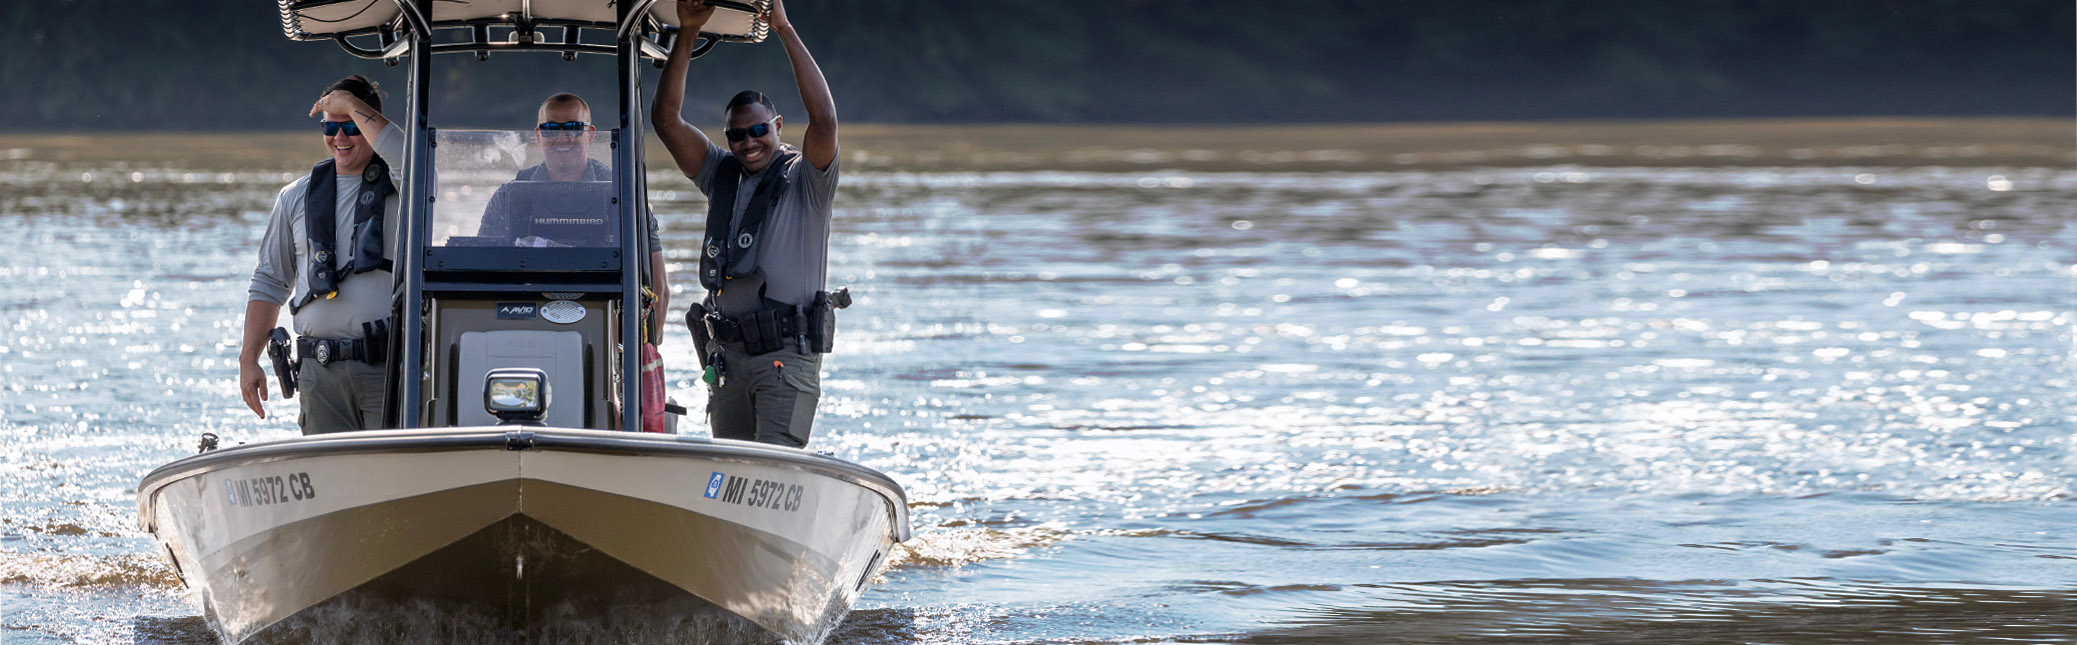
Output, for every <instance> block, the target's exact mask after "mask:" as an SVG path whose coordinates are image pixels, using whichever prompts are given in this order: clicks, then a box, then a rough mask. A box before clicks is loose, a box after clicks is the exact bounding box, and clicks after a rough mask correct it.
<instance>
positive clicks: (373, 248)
mask: <svg viewBox="0 0 2077 645" xmlns="http://www.w3.org/2000/svg"><path fill="white" fill-rule="evenodd" d="M339 96H345V97H352V98H353V99H354V101H355V102H356V103H357V104H358V105H360V106H362V107H361V109H362V111H364V112H367V113H368V114H367V116H368V117H369V118H373V119H376V120H380V119H381V116H380V113H381V109H382V96H381V94H380V91H379V90H378V89H377V88H376V85H375V83H374V81H370V80H368V79H367V78H364V77H362V76H360V75H358V74H356V75H353V76H348V77H346V78H345V79H342V80H340V81H339V82H337V83H333V84H332V85H331V86H330V87H326V88H325V91H324V94H323V95H322V98H320V99H319V103H318V105H317V106H312V108H311V114H313V115H315V114H319V113H320V112H323V110H321V109H320V108H319V106H322V105H324V104H325V103H326V102H327V101H337V100H338V99H337V98H335V97H339ZM383 123H387V122H386V121H384V122H383ZM319 125H320V126H321V127H323V129H324V141H325V147H326V149H327V150H328V151H329V152H330V153H331V156H330V158H327V159H325V160H324V161H322V162H319V163H318V164H317V166H316V167H315V168H312V169H311V171H310V174H309V175H307V176H304V177H299V178H297V179H296V180H295V181H294V182H290V183H289V185H288V186H286V187H283V188H282V189H281V193H280V194H279V195H277V196H276V197H275V199H274V212H273V214H272V216H271V218H270V219H269V220H268V222H267V233H266V236H265V237H263V238H261V240H260V249H259V263H258V266H257V267H256V268H254V269H253V273H252V284H251V287H250V288H249V292H250V296H249V297H248V299H247V302H246V303H245V330H244V336H243V339H242V341H243V344H242V346H241V347H240V349H239V353H238V391H239V394H240V395H241V396H243V397H244V399H245V405H246V406H247V407H250V408H252V411H253V413H255V414H258V415H260V418H262V419H264V418H266V417H267V412H266V409H265V408H263V407H261V406H260V402H261V401H264V400H266V399H267V377H266V374H265V373H264V372H262V371H261V370H260V364H259V357H260V353H261V352H262V351H263V350H265V349H266V347H267V344H268V339H269V333H270V332H271V331H273V330H274V322H275V320H277V319H279V318H280V316H281V305H282V303H284V302H286V303H288V305H289V311H290V313H291V314H292V315H293V316H294V318H295V329H296V334H297V336H298V338H297V339H296V350H297V351H296V355H297V360H296V361H295V362H293V363H288V364H287V365H289V366H290V369H288V370H286V371H288V372H289V373H288V374H276V376H277V377H278V378H281V379H284V380H288V381H291V382H294V383H296V387H295V389H296V390H299V391H301V393H302V395H303V397H302V418H301V421H300V423H301V425H302V428H303V434H306V435H309V434H323V433H328V432H344V431H348V430H373V429H377V428H380V427H382V422H383V418H382V408H383V397H384V393H385V391H386V386H387V383H386V382H385V379H384V367H383V363H384V362H385V360H386V359H387V358H388V341H387V338H386V337H387V334H388V319H389V313H390V296H391V290H392V284H391V280H390V262H391V258H392V257H394V252H395V249H396V245H395V243H396V240H397V224H398V220H400V219H402V218H401V217H397V216H396V214H397V213H398V202H399V198H398V194H397V193H398V191H397V187H396V185H397V181H398V179H397V178H398V177H399V176H400V175H399V172H400V170H401V169H400V168H394V167H391V166H390V165H389V164H387V163H386V162H384V161H383V159H382V157H380V156H378V155H377V154H376V153H375V145H374V144H373V143H371V141H370V139H371V138H373V137H371V136H366V135H372V134H374V131H372V130H371V131H369V132H368V133H366V135H364V133H363V131H362V129H361V125H360V124H358V123H356V117H355V116H353V115H350V114H348V113H344V112H341V113H329V112H327V113H324V115H323V116H322V117H321V120H320V121H319ZM391 138H394V135H391ZM388 143H389V144H390V145H391V147H401V142H400V141H390V142H388ZM276 365H277V369H278V368H279V367H280V366H281V365H283V364H282V363H277V364H276ZM285 389H286V388H285Z"/></svg>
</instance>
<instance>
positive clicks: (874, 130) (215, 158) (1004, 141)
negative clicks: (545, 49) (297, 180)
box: [0, 117, 2077, 172]
mask: <svg viewBox="0 0 2077 645" xmlns="http://www.w3.org/2000/svg"><path fill="white" fill-rule="evenodd" d="M794 132H795V133H796V134H797V133H798V130H795V131H794ZM842 138H843V141H844V142H845V148H846V153H845V161H846V162H847V163H848V164H850V165H851V166H853V167H863V168H867V169H875V170H881V169H885V170H928V171H1019V170H1080V171H1131V170H1189V171H1345V172H1347V171H1391V170H1415V169H1422V168H1456V167H1471V166H1492V167H1529V166H1564V165H1577V166H1589V167H1625V166H1628V167H1634V166H1647V167H1681V166H1690V167H1692V166H1841V165H1852V166H1871V167H1906V166H1962V167H1977V166H2022V167H2069V166H2071V165H2073V164H2077V121H2071V120H2068V119H2060V118H2040V117H1960V118H1934V119H1927V118H1896V117H1843V118H1824V119H1710V120H1657V121H1549V122H1462V123H1368V124H1316V125H1219V126H1205V125H1173V124H1161V125H1115V124H1109V125H1063V124H989V125H894V124H871V123H866V124H845V125H844V126H843V134H842ZM316 148H317V144H316V137H315V136H312V135H311V134H310V133H302V132H279V131H274V132H249V133H239V132H215V131H212V132H73V133H53V134H22V133H9V134H0V162H5V161H46V162H90V161H117V160H120V161H129V162H143V163H164V162H188V163H206V164H245V165H248V166H249V165H251V164H261V165H278V166H281V167H284V168H293V167H296V166H300V165H303V161H302V160H303V159H304V158H305V157H312V156H314V155H315V153H314V152H313V151H314V150H315V149H316ZM644 150H645V152H646V153H647V154H646V160H647V162H648V164H649V166H650V170H651V171H652V172H654V171H657V170H662V169H669V168H670V167H671V166H670V159H669V156H668V155H667V154H665V153H664V151H663V148H662V145H661V143H660V142H658V141H657V140H656V139H655V138H654V137H653V136H652V137H650V138H649V142H648V144H647V145H646V146H645V149H644Z"/></svg>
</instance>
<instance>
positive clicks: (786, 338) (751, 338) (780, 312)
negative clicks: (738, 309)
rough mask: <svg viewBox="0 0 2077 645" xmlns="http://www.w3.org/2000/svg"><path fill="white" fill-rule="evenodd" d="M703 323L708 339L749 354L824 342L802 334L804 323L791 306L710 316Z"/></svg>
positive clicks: (710, 314)
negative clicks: (735, 347)
mask: <svg viewBox="0 0 2077 645" xmlns="http://www.w3.org/2000/svg"><path fill="white" fill-rule="evenodd" d="M703 321H704V322H705V324H706V327H707V337H708V338H712V339H713V340H715V341H716V342H721V343H727V344H730V345H736V346H739V347H741V348H742V349H743V352H744V353H747V354H763V353H765V352H770V351H773V350H777V349H782V348H784V347H786V346H788V345H797V344H801V343H803V342H813V341H817V340H820V339H821V334H814V333H810V334H803V333H802V332H803V331H804V330H803V329H802V327H803V324H802V323H803V322H804V321H801V320H799V314H798V313H797V310H796V309H795V308H794V307H791V306H787V307H774V308H771V309H764V310H760V311H753V312H750V313H747V314H743V315H741V316H728V315H724V314H722V313H720V312H710V313H708V314H707V315H706V317H705V318H704V319H703ZM809 336H813V338H809Z"/></svg>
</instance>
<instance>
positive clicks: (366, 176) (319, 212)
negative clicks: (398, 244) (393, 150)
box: [290, 157, 397, 311]
mask: <svg viewBox="0 0 2077 645" xmlns="http://www.w3.org/2000/svg"><path fill="white" fill-rule="evenodd" d="M337 178H338V162H337V161H336V160H333V159H326V160H324V161H320V162H318V164H317V166H315V167H313V168H311V169H310V180H309V181H308V182H306V183H305V184H304V186H303V233H304V235H305V236H307V237H309V238H310V239H309V242H310V273H309V275H310V290H309V291H308V292H305V293H304V294H303V297H302V298H299V299H297V300H296V301H295V302H294V303H291V307H290V310H291V311H293V310H295V309H301V308H303V305H307V304H310V303H311V302H312V301H315V300H319V299H324V298H331V297H332V296H334V295H337V294H338V293H339V281H340V280H341V279H343V278H344V277H345V276H350V275H354V274H357V273H367V272H369V271H376V270H381V271H388V270H390V260H389V258H386V257H383V255H382V210H383V208H382V206H383V202H384V201H385V200H387V199H388V198H389V196H390V195H391V194H394V193H396V192H397V187H396V185H395V184H392V183H390V180H389V164H387V163H384V162H383V161H382V157H375V158H373V159H370V160H369V161H368V167H367V168H366V169H365V170H362V171H361V196H360V198H359V201H357V202H355V203H354V206H353V239H352V240H350V241H349V242H348V243H349V244H352V246H351V247H350V248H351V249H352V251H353V260H352V261H351V262H349V263H347V265H346V266H345V267H344V268H338V269H334V267H333V260H334V259H335V256H336V254H337V253H338V250H337V246H338V240H337V239H336V238H337V237H338V230H339V226H338V214H337V213H335V212H334V211H336V210H338V204H339V184H338V181H337Z"/></svg>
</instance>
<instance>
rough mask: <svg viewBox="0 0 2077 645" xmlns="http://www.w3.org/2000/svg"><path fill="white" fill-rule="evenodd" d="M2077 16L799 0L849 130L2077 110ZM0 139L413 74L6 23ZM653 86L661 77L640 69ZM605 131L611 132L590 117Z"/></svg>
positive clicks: (530, 78) (163, 20)
mask: <svg viewBox="0 0 2077 645" xmlns="http://www.w3.org/2000/svg"><path fill="white" fill-rule="evenodd" d="M2073 5H2077V3H2073V2H2071V1H2070V0H2001V1H1996V2H1992V1H1986V0H1908V1H1907V0H1512V1H1509V0H1448V1H1433V0H1416V1H1403V0H1311V1H1306V0H1298V1H1290V2H1274V1H1269V2H1265V1H1260V0H1257V1H1252V2H1243V1H1239V0H1111V1H1105V2H1098V1H1094V0H1053V1H1037V0H987V1H983V2H974V1H969V0H898V1H894V0H890V1H876V2H866V1H861V0H791V1H790V2H788V9H789V13H790V14H791V15H793V17H794V22H795V23H796V25H798V26H799V28H800V30H801V32H802V34H803V36H804V38H805V40H806V41H807V43H808V45H809V48H810V49H811V50H813V51H814V53H815V56H816V58H817V59H818V60H819V61H820V62H821V64H822V66H823V69H824V70H825V72H826V73H827V75H828V77H829V79H830V84H831V85H832V87H833V89H834V91H835V93H836V96H837V100H838V105H839V107H840V110H841V114H843V116H844V118H845V119H846V120H847V121H854V122H894V123H903V122H908V123H926V122H927V123H943V122H953V123H967V122H1104V123H1110V122H1180V123H1237V122H1245V123H1262V122H1275V123H1298V122H1335V121H1434V120H1511V119H1572V118H1656V117H1676V118H1695V117H1771V116H1832V115H1986V114H1996V115H2059V116H2068V115H2072V114H2073V112H2077V108H2073V106H2077V17H2073V11H2072V8H2073ZM0 27H4V32H0V36H4V41H5V42H6V44H5V45H4V47H6V52H5V53H6V55H5V56H4V57H0V76H4V82H0V88H5V91H0V116H4V117H5V118H4V119H0V128H4V129H7V130H12V131H25V130H106V129H124V130H137V129H149V130H192V129H253V128H279V127H292V126H300V125H301V124H302V123H303V122H304V121H305V119H306V117H305V114H304V112H305V110H306V109H307V107H308V106H309V102H310V101H311V99H313V98H314V97H315V94H316V92H317V90H318V89H320V88H322V87H323V86H324V85H325V84H327V83H328V82H329V81H331V80H333V79H336V78H338V77H340V76H343V75H344V74H346V73H349V72H361V73H367V74H369V75H371V76H373V77H375V78H376V79H377V80H379V81H382V82H384V83H385V84H386V85H387V86H388V89H389V91H390V92H391V93H392V96H393V102H394V103H395V104H396V105H395V106H392V107H391V108H390V110H389V111H391V112H392V113H395V112H396V111H397V110H398V109H399V108H400V107H401V104H402V96H403V89H404V75H403V71H404V68H402V67H395V68H390V67H384V66H382V65H381V64H380V63H377V62H370V61H363V60H359V59H355V58H352V57H350V56H348V55H347V54H345V53H344V52H342V51H340V50H339V49H338V48H337V47H335V46H333V45H331V44H329V43H299V42H293V41H289V40H287V39H285V38H283V37H282V34H281V28H280V25H279V21H278V15H277V14H276V12H275V9H274V7H273V3H272V2H260V1H258V0H246V1H241V2H227V1H211V2H197V1H193V0H35V1H28V0H23V1H12V2H5V3H0ZM587 58H589V59H591V61H590V62H586V61H582V60H580V62H578V63H562V62H560V61H559V60H558V59H556V58H555V57H553V56H549V55H543V54H507V55H503V56H497V57H494V58H493V59H492V61H491V62H490V63H477V62H476V61H474V60H473V59H471V58H469V57H466V56H443V57H440V58H439V59H438V62H437V63H436V66H435V70H436V76H437V77H438V81H437V84H436V85H435V96H436V98H435V108H436V109H441V110H443V111H445V110H456V111H455V112H444V113H446V114H468V115H472V118H474V119H478V120H481V121H483V122H485V123H472V124H456V123H452V122H451V121H446V120H443V122H446V123H450V124H453V125H485V124H486V123H509V124H512V125H513V127H523V124H526V123H530V120H531V118H532V111H533V104H534V102H536V101H538V100H539V98H540V97H541V96H545V94H546V93H547V92H549V91H555V90H575V91H580V92H582V93H585V94H586V95H587V96H590V97H594V102H595V104H596V103H597V102H598V100H599V99H608V101H607V102H606V103H605V105H607V106H610V105H611V102H610V97H611V96H612V94H611V85H610V80H609V79H610V74H608V73H607V72H606V70H607V69H608V67H607V65H606V63H605V62H604V59H603V58H600V57H587ZM648 73H649V75H650V77H651V84H650V85H649V86H648V87H654V85H653V79H654V75H655V70H654V69H650V70H649V71H648ZM692 87H693V91H692V95H691V96H689V97H688V99H687V105H688V113H689V114H690V116H692V117H693V119H692V120H693V121H694V122H695V123H707V122H712V121H716V120H718V114H719V109H718V108H719V106H720V104H721V103H722V101H724V100H725V98H726V97H727V95H728V94H730V93H732V92H733V91H735V90H738V89H742V88H746V87H755V88H760V89H764V90H766V91H768V92H769V93H771V94H772V95H773V97H774V98H775V99H778V100H779V101H780V105H781V109H782V111H791V110H793V109H795V108H794V106H795V105H797V104H798V98H797V97H796V95H795V93H794V92H793V89H792V81H791V76H790V74H789V72H788V67H787V65H786V58H785V53H784V51H783V49H781V48H780V47H779V45H778V44H777V43H776V41H768V42H767V43H765V44H760V45H736V44H724V45H722V46H721V47H719V48H717V49H716V50H715V52H714V53H713V54H710V55H709V56H707V57H706V58H705V59H702V60H701V61H696V62H695V64H694V78H693V81H692ZM600 116H602V117H603V116H604V115H600Z"/></svg>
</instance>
